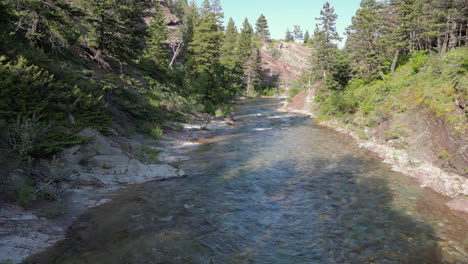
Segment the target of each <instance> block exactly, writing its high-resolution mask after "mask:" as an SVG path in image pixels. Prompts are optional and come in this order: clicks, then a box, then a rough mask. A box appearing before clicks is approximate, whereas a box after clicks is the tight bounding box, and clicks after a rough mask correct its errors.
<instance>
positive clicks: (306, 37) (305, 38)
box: [304, 30, 310, 44]
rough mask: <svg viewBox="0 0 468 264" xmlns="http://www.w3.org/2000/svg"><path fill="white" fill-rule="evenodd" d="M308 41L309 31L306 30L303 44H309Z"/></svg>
mask: <svg viewBox="0 0 468 264" xmlns="http://www.w3.org/2000/svg"><path fill="white" fill-rule="evenodd" d="M309 41H310V33H309V30H306V33H305V34H304V44H307V43H309Z"/></svg>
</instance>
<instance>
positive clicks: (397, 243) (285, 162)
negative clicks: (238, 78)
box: [27, 99, 468, 264]
mask: <svg viewBox="0 0 468 264" xmlns="http://www.w3.org/2000/svg"><path fill="white" fill-rule="evenodd" d="M278 105H279V100H277V99H260V100H250V101H246V102H244V104H243V105H241V106H239V107H238V109H237V110H236V111H237V112H236V115H235V118H236V120H237V123H236V126H235V127H234V128H232V129H230V130H228V131H226V132H224V133H222V134H221V135H220V136H216V137H214V138H211V139H208V140H203V141H202V143H203V144H202V145H201V147H199V148H197V149H196V150H193V151H192V152H190V153H189V156H190V157H191V158H192V159H191V160H189V161H185V162H182V163H181V164H180V165H179V166H180V167H181V168H183V169H184V170H186V172H187V173H188V175H189V177H188V178H186V179H180V180H171V181H163V182H153V183H147V184H143V185H140V186H134V187H130V188H128V189H126V190H125V191H122V192H120V193H119V194H118V195H116V196H115V197H114V201H113V202H110V203H108V204H105V205H103V206H101V207H98V208H93V209H91V210H90V211H88V212H87V213H86V214H85V215H83V216H82V217H81V218H80V219H79V220H78V221H77V222H76V223H75V224H74V225H73V226H72V228H71V229H70V231H69V234H68V237H67V239H66V240H65V241H63V242H61V243H59V244H58V245H57V246H55V247H54V248H52V249H50V250H48V251H47V252H45V253H44V254H41V255H39V256H36V257H34V258H31V260H29V261H27V263H80V264H81V263H100V264H101V263H102V264H107V263H112V264H115V263H184V264H185V263H222V264H224V263H467V262H468V261H467V260H468V255H467V252H468V250H467V248H468V239H467V237H468V230H467V227H468V220H467V217H466V216H464V215H456V214H455V213H454V212H450V211H449V210H448V209H447V208H446V207H445V206H444V203H445V202H447V198H444V197H441V196H439V195H437V194H435V193H433V192H431V191H430V190H426V189H423V188H420V187H419V185H418V184H417V183H415V182H414V181H413V180H412V179H410V178H408V177H406V176H403V175H401V174H398V173H394V172H392V171H391V170H390V167H389V166H388V165H386V164H383V163H382V162H381V161H380V160H379V159H378V158H376V156H375V155H373V154H372V153H369V152H367V151H366V150H363V149H360V148H359V147H358V146H357V144H356V143H354V142H353V140H352V139H351V138H349V137H347V136H344V135H342V134H339V133H336V132H334V131H333V130H331V129H328V128H324V127H320V126H318V125H316V124H315V123H314V121H313V120H311V119H309V118H307V117H305V116H297V115H290V114H285V113H278V112H277V111H276V110H275V109H276V108H277V107H278Z"/></svg>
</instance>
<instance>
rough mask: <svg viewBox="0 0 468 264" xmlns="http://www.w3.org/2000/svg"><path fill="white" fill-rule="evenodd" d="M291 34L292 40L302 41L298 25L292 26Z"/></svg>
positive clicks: (302, 35)
mask: <svg viewBox="0 0 468 264" xmlns="http://www.w3.org/2000/svg"><path fill="white" fill-rule="evenodd" d="M292 34H293V37H294V40H296V41H299V40H302V39H304V34H303V33H302V30H301V26H299V25H294V30H293V33H292Z"/></svg>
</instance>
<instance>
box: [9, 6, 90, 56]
mask: <svg viewBox="0 0 468 264" xmlns="http://www.w3.org/2000/svg"><path fill="white" fill-rule="evenodd" d="M2 2H3V1H2ZM5 3H10V4H11V6H14V8H15V17H16V21H15V24H16V25H15V26H16V29H17V30H18V31H19V32H20V33H22V34H24V36H25V37H26V39H28V40H29V41H30V43H32V44H34V45H36V46H41V47H46V48H51V49H53V50H56V49H60V48H63V47H66V46H68V45H69V44H70V43H71V42H75V41H76V40H77V39H78V37H79V34H78V29H77V27H76V26H75V24H74V22H73V19H74V18H76V17H81V16H82V15H83V14H82V12H79V10H77V9H76V8H73V7H72V6H71V5H70V4H69V3H68V2H65V1H42V0H29V1H15V0H7V1H5ZM2 6H3V8H6V7H7V5H6V4H3V3H2Z"/></svg>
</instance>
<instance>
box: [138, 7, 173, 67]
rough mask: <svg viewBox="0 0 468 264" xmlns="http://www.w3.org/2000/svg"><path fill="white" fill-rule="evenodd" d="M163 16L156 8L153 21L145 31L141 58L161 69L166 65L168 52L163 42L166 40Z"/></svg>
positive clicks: (166, 33)
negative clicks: (144, 46) (144, 45)
mask: <svg viewBox="0 0 468 264" xmlns="http://www.w3.org/2000/svg"><path fill="white" fill-rule="evenodd" d="M164 19H165V17H164V14H163V13H162V12H161V10H160V9H159V8H158V9H157V10H156V13H155V14H154V17H153V21H152V22H151V25H150V26H149V27H148V29H147V36H146V45H147V47H146V49H145V50H144V52H143V54H144V55H143V57H144V58H145V59H147V60H149V61H151V62H152V63H153V64H154V65H155V66H156V67H158V68H160V69H163V68H165V67H166V65H167V64H168V55H169V54H168V50H167V45H166V44H165V41H166V40H167V38H168V30H167V25H166V23H165V22H164Z"/></svg>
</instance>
